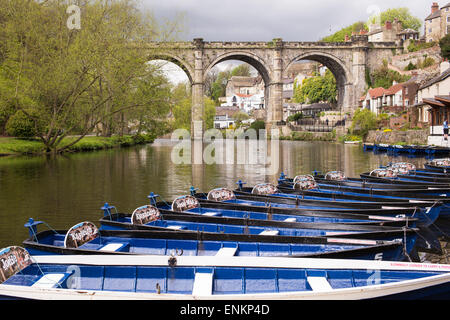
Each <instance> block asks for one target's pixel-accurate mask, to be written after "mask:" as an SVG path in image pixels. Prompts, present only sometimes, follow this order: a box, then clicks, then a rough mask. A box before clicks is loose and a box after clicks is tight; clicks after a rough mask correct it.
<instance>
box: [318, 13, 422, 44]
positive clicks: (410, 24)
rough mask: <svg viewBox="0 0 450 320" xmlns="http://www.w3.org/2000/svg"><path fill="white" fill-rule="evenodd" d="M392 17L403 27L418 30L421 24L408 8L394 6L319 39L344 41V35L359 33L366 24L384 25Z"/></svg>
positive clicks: (364, 28) (366, 28)
mask: <svg viewBox="0 0 450 320" xmlns="http://www.w3.org/2000/svg"><path fill="white" fill-rule="evenodd" d="M394 19H398V20H399V21H400V22H401V23H402V26H403V28H404V29H408V28H410V29H414V30H416V31H418V30H419V29H420V28H421V26H422V21H421V20H420V19H419V18H417V17H414V16H413V15H411V13H410V11H409V9H408V8H394V9H388V10H386V11H383V12H381V13H380V14H379V15H376V16H372V17H371V18H369V21H368V22H367V23H365V22H362V21H358V22H355V23H354V24H352V25H350V26H348V27H345V28H343V29H341V30H339V31H337V32H336V33H334V34H332V35H329V36H327V37H325V38H323V39H322V40H321V41H325V42H344V41H345V35H348V36H351V35H352V33H353V32H356V33H359V32H360V31H361V30H366V31H368V30H369V28H368V25H371V24H380V25H384V23H385V22H386V21H388V20H389V21H394Z"/></svg>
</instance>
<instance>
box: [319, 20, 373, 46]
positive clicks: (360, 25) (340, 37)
mask: <svg viewBox="0 0 450 320" xmlns="http://www.w3.org/2000/svg"><path fill="white" fill-rule="evenodd" d="M361 30H366V31H367V30H368V29H367V26H366V24H365V23H364V22H362V21H358V22H355V23H354V24H352V25H350V26H348V27H345V28H342V29H341V30H339V31H337V32H335V33H334V34H332V35H329V36H327V37H325V38H323V39H322V40H321V41H324V42H344V41H345V36H346V35H348V36H351V35H352V33H354V32H356V33H359V32H360V31H361Z"/></svg>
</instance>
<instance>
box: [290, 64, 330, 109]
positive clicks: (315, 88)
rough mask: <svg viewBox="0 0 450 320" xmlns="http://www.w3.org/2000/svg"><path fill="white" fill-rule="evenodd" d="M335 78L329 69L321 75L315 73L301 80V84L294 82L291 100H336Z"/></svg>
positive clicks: (301, 101) (299, 101)
mask: <svg viewBox="0 0 450 320" xmlns="http://www.w3.org/2000/svg"><path fill="white" fill-rule="evenodd" d="M336 97H337V87H336V79H335V77H334V75H333V73H332V72H331V71H330V70H327V71H326V72H325V75H324V76H323V77H322V76H320V75H316V76H314V77H311V78H306V79H304V80H303V82H302V84H301V85H298V84H297V82H296V81H295V82H294V94H293V100H294V102H297V103H317V102H325V101H326V102H329V103H336V102H337V99H336Z"/></svg>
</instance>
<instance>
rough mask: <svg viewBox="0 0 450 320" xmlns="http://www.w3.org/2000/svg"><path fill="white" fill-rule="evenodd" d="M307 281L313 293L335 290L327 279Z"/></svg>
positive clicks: (314, 278)
mask: <svg viewBox="0 0 450 320" xmlns="http://www.w3.org/2000/svg"><path fill="white" fill-rule="evenodd" d="M307 280H308V283H309V285H310V286H311V289H312V290H313V291H318V292H323V291H329V290H333V288H332V287H331V285H330V283H329V282H328V280H327V278H325V277H307Z"/></svg>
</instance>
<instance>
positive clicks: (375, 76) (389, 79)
mask: <svg viewBox="0 0 450 320" xmlns="http://www.w3.org/2000/svg"><path fill="white" fill-rule="evenodd" d="M371 79H372V84H373V87H374V88H379V87H383V88H385V89H388V88H390V87H391V86H392V84H393V83H394V81H396V82H398V83H402V82H405V81H408V80H409V79H411V76H407V75H401V74H400V73H398V72H397V71H394V70H390V69H389V67H388V62H387V61H383V65H382V67H381V68H379V69H378V70H375V71H374V72H373V73H372V74H371Z"/></svg>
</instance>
